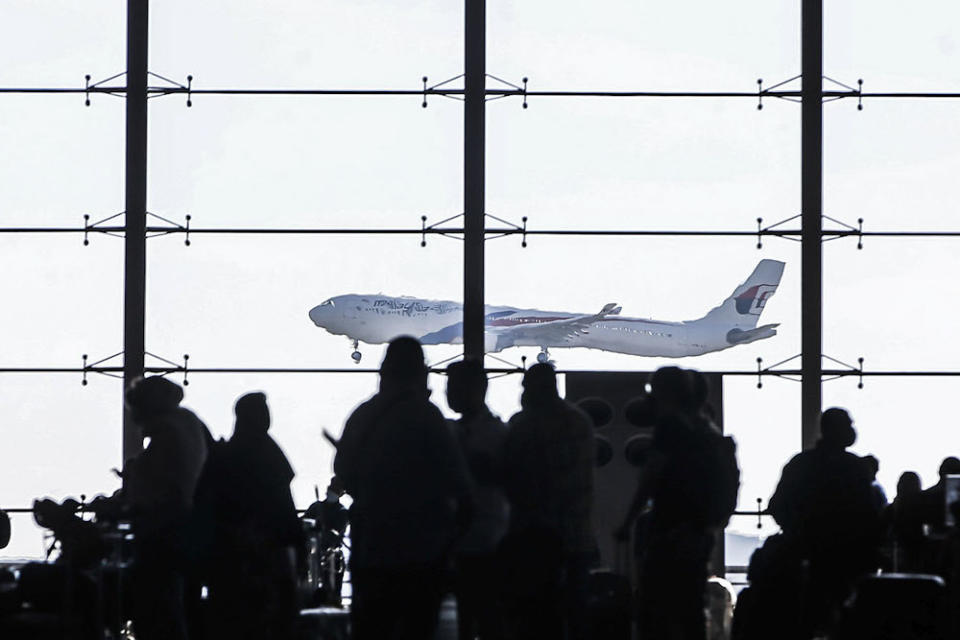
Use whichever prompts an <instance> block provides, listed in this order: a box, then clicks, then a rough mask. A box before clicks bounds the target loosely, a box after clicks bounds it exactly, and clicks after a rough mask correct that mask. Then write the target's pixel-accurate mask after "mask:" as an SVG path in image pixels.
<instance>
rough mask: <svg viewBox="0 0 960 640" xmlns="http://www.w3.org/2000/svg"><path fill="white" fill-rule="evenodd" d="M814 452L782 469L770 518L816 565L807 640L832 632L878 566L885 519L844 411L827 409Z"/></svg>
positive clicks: (807, 599)
mask: <svg viewBox="0 0 960 640" xmlns="http://www.w3.org/2000/svg"><path fill="white" fill-rule="evenodd" d="M820 434H821V435H820V439H819V440H818V441H817V443H816V445H815V446H814V448H813V449H811V450H809V451H804V452H802V453H799V454H797V455H796V456H794V457H793V459H792V460H790V462H788V463H787V464H786V466H784V468H783V474H782V475H781V477H780V482H779V484H778V485H777V489H776V491H775V492H774V494H773V497H772V498H770V503H769V508H768V509H769V512H770V514H771V515H772V516H773V517H774V519H775V520H776V521H777V523H778V524H779V525H780V526H781V527H782V528H783V531H784V534H785V536H787V538H788V539H789V540H790V542H791V544H794V545H795V546H796V548H797V550H798V553H799V554H800V557H801V558H803V559H805V560H807V561H808V562H809V573H808V579H807V583H806V585H805V588H804V595H803V608H804V613H803V620H802V623H801V626H800V629H799V631H800V633H801V637H811V636H813V635H814V634H815V633H817V632H822V631H829V629H830V628H831V627H832V626H833V625H834V623H835V619H836V614H837V611H838V608H839V607H840V605H841V604H842V603H843V601H844V600H845V599H846V597H847V595H848V594H849V592H850V589H851V586H852V583H853V581H854V580H855V579H856V578H857V577H858V576H859V575H861V574H863V573H865V572H868V571H871V570H873V569H875V568H876V567H877V566H878V564H879V563H878V546H879V542H880V519H879V518H880V513H879V511H878V509H877V504H876V499H875V496H874V492H873V488H872V477H871V473H870V470H869V469H868V467H867V465H866V464H865V463H864V461H863V460H862V459H861V458H860V457H858V456H856V455H854V454H853V453H850V452H848V451H847V450H846V449H847V447H849V446H851V445H853V443H854V442H855V441H856V438H857V435H856V431H855V430H854V428H853V421H852V420H851V419H850V416H849V414H848V413H847V412H846V411H845V410H843V409H837V408H833V409H827V410H826V411H824V412H823V415H822V417H821V419H820Z"/></svg>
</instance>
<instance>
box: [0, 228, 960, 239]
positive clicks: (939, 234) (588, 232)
mask: <svg viewBox="0 0 960 640" xmlns="http://www.w3.org/2000/svg"><path fill="white" fill-rule="evenodd" d="M123 231H124V228H123V227H122V226H109V227H106V226H97V227H87V228H84V227H0V234H14V233H103V234H120V233H123ZM463 232H464V230H463V228H462V227H432V228H430V227H428V228H426V229H414V228H412V227H411V228H409V229H402V228H377V227H372V228H369V229H360V228H329V229H322V228H269V227H266V228H264V227H257V228H251V227H248V228H243V227H220V228H214V227H209V228H202V227H200V228H193V227H191V228H190V229H186V228H180V227H147V233H149V234H158V235H159V234H163V235H170V234H177V233H188V234H190V235H193V234H207V235H217V234H223V235H413V236H419V235H450V234H462V233H463ZM486 233H487V235H528V236H716V237H724V236H731V237H757V236H774V237H780V238H787V237H799V236H800V230H790V229H763V230H762V231H731V230H715V231H698V230H681V229H663V230H659V229H526V230H524V229H522V228H516V227H502V228H497V227H488V228H487V229H486ZM823 236H825V237H828V236H829V237H850V236H857V237H864V238H957V237H960V231H859V230H857V229H835V230H830V229H824V231H823Z"/></svg>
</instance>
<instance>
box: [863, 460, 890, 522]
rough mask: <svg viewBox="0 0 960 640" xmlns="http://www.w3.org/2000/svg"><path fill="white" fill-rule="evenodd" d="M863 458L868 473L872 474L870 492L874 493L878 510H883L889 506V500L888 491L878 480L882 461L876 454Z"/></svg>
mask: <svg viewBox="0 0 960 640" xmlns="http://www.w3.org/2000/svg"><path fill="white" fill-rule="evenodd" d="M861 460H863V464H865V465H866V467H867V475H869V476H870V492H871V493H872V494H873V500H874V504H875V506H876V507H877V511H883V510H884V509H886V508H887V503H888V500H887V492H886V491H884V490H883V487H882V486H880V483H879V482H877V473H878V472H879V471H880V461H879V460H877V457H876V456H874V455H865V456H863V458H861Z"/></svg>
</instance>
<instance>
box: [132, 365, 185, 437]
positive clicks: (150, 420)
mask: <svg viewBox="0 0 960 640" xmlns="http://www.w3.org/2000/svg"><path fill="white" fill-rule="evenodd" d="M124 398H125V400H126V403H127V407H128V408H129V409H130V414H131V416H132V417H133V421H134V422H135V423H137V424H138V425H140V427H141V429H142V430H143V435H144V436H146V437H151V436H152V430H153V425H154V423H155V422H156V419H157V418H160V417H162V416H164V415H166V414H168V413H171V412H172V411H174V410H176V409H177V407H179V406H180V401H181V400H183V388H182V387H181V386H180V385H178V384H177V383H175V382H170V381H169V380H167V379H166V378H164V377H162V376H151V377H149V378H137V379H136V380H134V381H133V382H131V383H130V386H129V387H127V391H126V393H125V394H124Z"/></svg>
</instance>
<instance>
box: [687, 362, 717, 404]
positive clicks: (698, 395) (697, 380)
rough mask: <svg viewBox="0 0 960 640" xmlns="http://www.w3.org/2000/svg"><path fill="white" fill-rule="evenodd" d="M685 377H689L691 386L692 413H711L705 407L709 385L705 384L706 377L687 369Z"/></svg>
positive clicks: (708, 394)
mask: <svg viewBox="0 0 960 640" xmlns="http://www.w3.org/2000/svg"><path fill="white" fill-rule="evenodd" d="M687 375H689V376H690V383H691V385H692V389H691V391H692V395H691V398H690V400H691V406H692V408H693V410H694V411H712V410H711V409H710V407H709V405H707V398H708V397H709V396H710V383H709V382H707V376H705V375H703V374H702V373H700V372H699V371H697V370H696V369H687Z"/></svg>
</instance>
